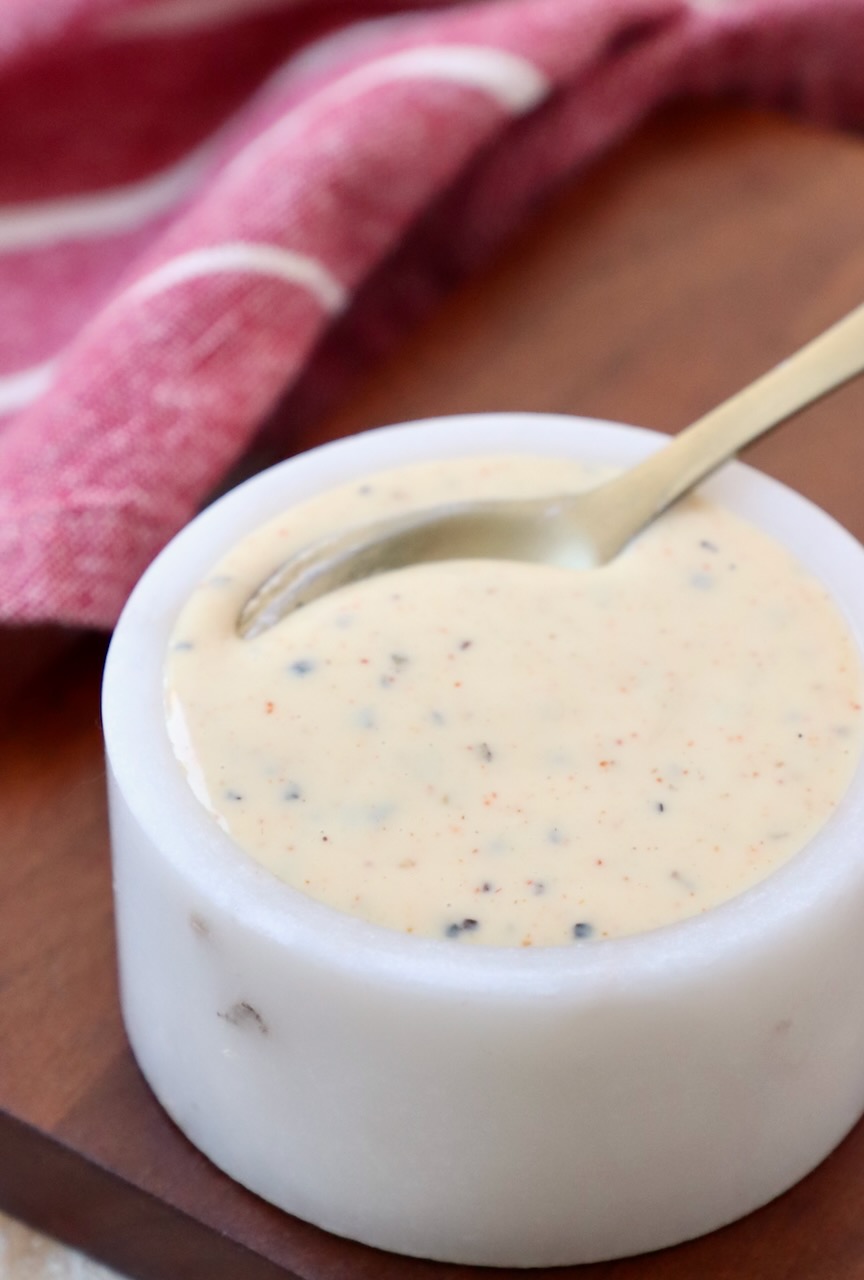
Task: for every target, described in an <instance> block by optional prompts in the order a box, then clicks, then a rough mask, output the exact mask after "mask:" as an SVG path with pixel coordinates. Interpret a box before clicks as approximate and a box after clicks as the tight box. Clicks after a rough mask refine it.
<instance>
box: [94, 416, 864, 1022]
mask: <svg viewBox="0 0 864 1280" xmlns="http://www.w3.org/2000/svg"><path fill="white" fill-rule="evenodd" d="M665 440H666V437H665V436H664V435H662V434H661V433H658V432H653V431H648V430H646V429H644V428H640V427H630V426H626V425H623V424H620V423H609V422H603V421H601V420H598V419H593V418H582V417H575V416H570V415H560V414H538V413H482V414H460V415H453V416H450V417H446V418H427V419H420V420H417V421H414V422H408V423H401V424H397V425H394V426H388V427H379V428H375V429H373V430H370V431H366V432H362V433H360V434H358V435H354V436H349V437H345V438H342V439H338V440H334V441H330V442H328V443H326V444H323V445H320V446H318V447H317V448H314V449H311V450H309V451H307V452H305V453H301V454H297V455H295V456H294V457H291V458H288V459H287V460H285V461H283V462H280V463H278V464H276V465H275V466H273V467H270V468H268V469H267V470H266V471H263V472H260V473H258V474H257V475H255V476H253V477H251V478H250V479H248V480H246V481H244V482H243V483H242V484H240V485H239V486H237V488H234V489H232V490H230V491H229V492H228V493H226V494H224V495H223V496H222V497H221V498H219V499H218V500H217V501H215V502H214V503H213V504H212V505H211V506H209V507H207V508H206V509H205V510H204V511H202V512H201V513H200V514H199V515H198V516H196V517H195V518H194V519H193V520H192V521H191V522H190V523H189V524H188V525H187V526H186V527H185V528H184V529H182V530H181V531H180V533H178V534H177V536H176V537H175V538H174V539H173V540H172V541H171V542H170V543H169V544H168V545H167V546H166V547H165V548H164V550H163V551H162V552H161V553H160V554H159V555H158V556H157V557H156V559H155V560H154V561H153V563H152V564H151V565H150V567H149V568H148V569H147V571H146V572H145V573H144V575H143V576H142V578H141V580H140V581H139V583H138V584H137V586H136V587H135V589H134V590H133V592H132V594H131V596H130V598H129V600H128V602H127V605H126V607H125V608H124V610H123V613H122V615H121V617H120V620H119V622H118V624H117V627H116V630H115V633H114V636H113V639H112V641H111V645H110V648H109V652H108V657H107V660H106V665H105V675H104V682H103V699H102V716H103V730H104V736H105V743H106V749H107V756H108V764H109V777H111V778H112V786H113V787H116V788H117V790H119V792H120V793H121V794H122V796H123V797H124V799H125V802H126V805H127V806H128V808H129V810H130V812H131V813H132V815H133V817H134V818H135V820H136V822H137V823H138V825H139V827H140V828H141V830H142V831H143V833H144V834H145V836H146V837H147V838H148V839H149V840H150V841H152V843H153V845H154V846H155V848H156V849H158V850H159V851H160V853H161V855H162V856H163V858H164V859H165V860H166V861H167V862H168V863H169V864H170V866H171V867H172V868H173V869H174V871H175V872H177V873H178V874H180V875H181V876H182V877H183V878H184V879H185V880H186V881H187V882H188V883H189V885H190V886H191V887H192V888H193V889H194V892H195V893H196V894H197V895H198V896H200V898H201V899H202V901H208V900H209V902H210V903H211V904H213V905H215V906H218V907H219V908H221V909H224V910H225V911H228V912H230V913H231V914H232V915H233V916H234V917H235V918H236V919H237V920H238V921H240V922H241V923H243V924H244V925H245V926H246V927H248V928H249V929H250V930H252V931H254V932H256V933H259V934H261V935H264V936H266V937H268V938H269V939H271V940H273V941H276V942H277V943H279V944H281V945H283V946H284V947H286V948H287V949H288V950H289V951H291V952H292V953H296V954H302V955H303V956H304V957H305V959H307V960H308V961H310V962H312V963H317V964H320V965H324V966H327V967H332V968H337V969H339V970H342V971H345V970H350V971H352V972H354V973H355V974H357V975H359V974H361V973H362V974H363V975H365V977H366V978H368V979H370V980H371V979H374V980H376V981H378V982H384V983H392V982H397V983H399V984H405V983H410V984H412V985H414V986H416V987H420V988H434V989H436V990H443V989H448V990H456V991H459V992H462V993H463V994H464V995H466V996H467V995H469V994H470V993H475V994H477V993H480V994H482V995H483V998H484V999H487V1000H488V999H495V998H500V999H507V998H508V997H511V996H513V995H515V994H516V993H521V994H522V995H523V996H524V995H531V996H543V997H544V998H547V999H556V998H560V999H565V1000H568V999H571V998H572V997H573V996H574V995H575V994H577V993H578V994H579V995H580V996H584V997H586V998H590V997H591V993H592V992H593V993H594V994H595V995H596V993H597V991H598V989H600V988H602V989H604V990H608V988H609V984H610V982H612V983H614V984H615V985H616V986H617V985H618V984H619V983H622V982H625V981H626V982H627V983H628V988H629V989H630V990H631V992H632V991H633V990H634V988H635V989H636V990H639V989H640V988H643V987H644V989H645V991H646V993H647V992H648V991H649V990H650V989H652V987H653V985H654V983H655V981H656V978H657V976H658V975H659V974H664V973H665V974H669V975H676V976H677V978H678V979H679V980H680V981H685V980H686V981H690V980H692V981H696V980H697V979H698V975H699V974H700V973H703V972H704V970H705V967H706V966H708V967H714V966H716V965H717V964H718V963H719V962H721V961H722V960H724V959H725V960H726V961H727V962H729V961H732V962H734V957H735V955H736V953H737V952H738V951H739V950H744V951H747V952H748V953H749V954H750V955H751V956H752V952H753V948H765V947H769V946H770V945H771V939H772V936H773V935H774V933H775V931H776V930H788V929H790V928H797V927H804V926H805V925H806V916H807V914H808V913H809V912H812V911H813V910H815V909H830V906H831V903H832V902H833V901H836V900H838V899H839V898H841V897H842V896H843V895H845V894H846V893H847V892H848V891H849V887H850V885H852V884H853V883H856V882H860V883H861V884H862V886H864V859H862V858H861V857H860V853H859V852H858V851H859V849H860V843H861V840H860V836H859V835H858V833H859V832H860V831H862V830H864V757H862V759H860V760H859V762H858V766H857V769H856V772H855V775H854V777H853V780H852V782H851V784H850V786H849V788H848V790H847V792H846V794H845V796H844V797H843V798H842V799H841V801H840V803H839V804H838V806H837V808H836V809H835V811H834V812H833V813H832V815H831V816H830V817H829V819H828V820H827V822H826V823H825V824H824V826H823V827H822V828H821V829H820V830H819V831H818V832H817V833H816V835H815V836H814V837H813V838H812V839H811V840H810V841H809V843H808V844H807V845H806V846H805V847H804V848H803V849H802V850H801V851H800V852H799V853H797V854H795V855H794V856H793V857H792V858H791V859H790V860H789V861H788V862H786V863H784V864H782V865H781V866H780V867H778V868H777V869H776V870H775V871H773V872H772V873H770V874H769V875H768V876H767V877H766V878H765V879H764V880H762V881H760V882H759V883H757V884H755V885H753V886H752V887H751V888H749V889H747V890H745V891H744V892H742V893H741V894H739V895H737V896H736V897H733V898H731V899H729V900H727V901H726V902H724V903H721V904H719V905H717V906H715V907H712V908H710V909H709V910H708V911H706V912H705V913H704V914H702V915H698V916H693V917H689V918H687V919H685V920H682V921H678V922H676V923H673V924H669V925H665V926H663V927H661V928H658V929H654V930H651V931H648V932H645V933H638V934H633V935H629V936H627V937H623V938H614V939H600V940H590V941H586V942H585V943H580V944H571V945H570V946H566V947H560V946H559V947H532V948H519V947H492V946H484V947H454V946H453V944H452V943H448V942H447V941H445V940H439V939H436V938H420V937H415V936H412V935H407V934H402V933H399V932H397V931H395V930H390V929H386V928H384V927H383V926H380V925H375V924H370V923H369V922H367V921H365V920H362V919H360V918H356V917H352V916H348V915H345V914H343V913H341V912H339V911H337V910H336V909H335V908H332V907H329V906H326V905H325V904H323V903H320V902H317V901H315V900H313V899H310V898H308V897H306V896H305V895H304V894H302V893H301V892H300V891H299V890H296V889H293V888H292V887H291V886H290V885H288V884H286V883H285V882H284V881H281V880H279V879H278V878H277V877H276V876H275V875H273V873H271V872H269V871H267V870H265V869H264V868H263V867H261V866H260V865H259V864H257V863H255V862H254V861H253V860H252V859H251V858H250V857H249V856H248V855H246V854H245V853H243V852H242V851H241V850H240V849H239V848H237V846H235V845H234V844H233V842H232V841H231V840H230V838H229V837H228V836H227V835H226V834H225V833H224V832H223V831H222V829H221V828H220V827H219V826H218V825H217V823H216V822H215V821H214V820H213V818H212V816H211V815H209V814H208V813H207V812H206V811H205V810H204V808H203V807H202V806H201V805H200V804H199V802H198V801H197V799H195V797H194V795H193V794H192V791H191V788H190V787H189V786H188V784H187V782H186V779H185V778H184V777H183V776H182V770H181V769H180V768H179V767H178V765H177V761H176V758H175V756H174V753H173V749H172V747H171V744H170V741H169V738H168V733H167V728H166V723H165V716H164V710H163V702H162V668H163V661H164V654H165V649H166V645H167V640H168V636H169V635H170V631H171V629H172V627H173V624H174V620H175V619H176V616H177V613H178V612H179V608H180V607H181V606H182V604H183V602H184V601H185V599H186V597H187V595H188V594H189V592H190V591H191V590H192V589H193V587H194V586H195V585H196V584H197V583H198V582H199V581H200V580H201V578H202V577H203V576H205V574H206V572H207V570H208V568H209V567H210V566H212V565H213V564H214V563H215V562H216V561H218V560H219V559H220V558H221V556H222V555H223V554H224V553H225V552H226V551H227V550H228V549H229V548H230V546H232V545H233V544H234V543H235V542H236V541H237V540H238V539H239V538H240V537H242V536H243V535H244V534H245V533H248V532H251V530H252V529H253V528H255V527H257V526H259V525H261V524H263V523H264V522H266V521H267V520H268V519H270V518H271V516H275V515H277V514H278V512H279V511H280V510H283V509H284V508H285V507H286V506H287V505H290V504H291V503H293V502H296V501H302V500H303V499H304V498H306V497H311V496H313V495H314V494H315V493H318V492H322V491H323V490H325V489H329V488H334V487H336V486H338V485H339V484H341V483H343V482H347V481H350V480H351V479H356V478H358V477H360V476H363V475H367V474H370V473H372V472H374V471H378V470H384V469H387V468H389V467H396V466H401V465H405V464H410V463H411V462H420V461H424V460H428V461H431V460H433V459H441V458H446V457H456V456H482V455H483V454H492V453H495V454H512V453H520V452H521V453H526V454H535V455H536V454H551V455H553V456H555V455H558V456H561V455H562V453H563V454H569V455H570V456H572V457H575V458H586V459H587V460H588V461H594V462H606V463H609V464H611V465H626V464H627V463H628V462H633V461H635V460H637V459H638V457H641V456H645V455H647V454H648V453H650V452H652V451H654V450H656V449H657V448H660V447H662V445H663V443H664V441H665ZM700 492H702V493H704V494H705V496H706V497H710V498H712V499H715V500H717V501H719V502H721V503H724V504H725V505H727V506H729V507H730V509H732V510H733V511H736V512H738V513H739V514H741V515H743V516H744V517H745V518H747V519H750V520H751V521H752V522H753V523H754V524H757V525H758V526H760V527H761V528H763V529H766V530H767V531H768V532H769V533H773V534H774V536H775V537H778V538H779V540H780V541H782V542H783V543H784V544H785V545H786V546H787V547H789V548H790V549H791V550H792V551H793V552H794V553H795V554H796V555H797V556H798V558H799V559H800V560H801V561H802V562H803V563H804V564H805V565H806V566H807V567H808V568H809V569H810V570H811V572H814V573H815V574H816V576H817V577H818V578H819V579H820V580H821V581H822V582H823V584H824V585H825V586H826V587H827V588H828V590H829V592H830V594H831V595H832V597H833V598H834V600H835V603H837V604H838V605H839V607H840V609H841V612H842V613H843V614H844V616H845V618H846V622H847V625H848V626H849V630H850V632H851V634H852V636H853V638H854V640H855V642H856V645H857V649H858V653H859V657H860V658H861V661H862V666H864V592H862V591H861V590H860V587H859V589H858V591H857V593H856V589H855V583H856V582H857V583H859V584H860V583H864V547H862V546H861V545H860V544H859V543H858V542H857V540H856V539H855V538H853V536H852V535H851V534H850V533H848V532H847V531H846V530H845V529H844V528H843V527H842V526H841V525H840V524H839V523H837V522H836V521H835V520H834V519H833V518H832V517H831V516H829V515H828V514H827V513H826V512H824V511H823V510H822V509H821V508H819V507H817V506H816V505H815V504H814V503H812V502H811V501H810V500H809V499H807V498H805V497H804V496H803V495H801V494H799V493H797V492H796V491H794V490H792V489H790V488H788V487H787V486H785V485H783V484H781V483H780V482H779V481H776V480H774V479H772V478H771V477H769V476H766V475H764V474H762V473H761V472H758V471H755V470H754V469H753V468H752V467H748V466H746V465H744V464H742V463H739V462H733V463H729V464H727V465H726V466H725V467H723V468H722V469H721V471H720V472H718V473H717V474H716V475H715V476H714V477H712V478H711V479H710V480H709V481H708V482H706V483H705V484H703V485H702V486H700ZM117 853H118V851H117V850H115V856H116V854H117ZM859 864H860V865H859Z"/></svg>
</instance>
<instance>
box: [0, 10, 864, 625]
mask: <svg viewBox="0 0 864 1280" xmlns="http://www.w3.org/2000/svg"><path fill="white" fill-rule="evenodd" d="M862 63H864V5H862V3H861V0H715V2H714V3H709V2H707V0H702V2H701V3H698V4H697V3H695V0H694V2H692V3H689V4H688V3H686V2H685V0H480V2H479V3H477V2H475V3H471V4H467V3H438V4H435V3H430V0H426V2H425V3H424V4H423V6H422V7H420V6H419V5H416V4H401V5H397V4H392V3H391V4H388V3H386V0H382V2H379V3H364V2H363V0H357V2H355V3H337V2H336V0H332V2H331V0H3V4H2V7H0V622H6V623H10V622H11V623H36V622H52V621H54V622H60V623H63V624H69V625H79V626H92V627H109V626H110V625H111V624H112V623H113V621H114V620H115V618H116V616H117V614H118V612H119V610H120V608H121V607H122V604H123V601H124V599H125V597H126V596H127V594H128V592H129V590H130V588H131V587H132V585H133V584H134V581H135V579H136V577H137V576H138V575H139V574H140V572H141V571H142V570H143V569H144V567H145V566H146V564H147V563H148V561H149V560H150V559H151V558H152V557H153V555H154V554H155V553H156V552H157V551H158V550H159V548H160V547H161V546H162V545H163V544H164V543H165V542H166V541H167V539H168V538H169V537H170V536H171V535H172V534H173V533H174V532H175V531H176V530H177V529H178V528H180V526H181V525H182V524H183V523H184V522H185V521H186V520H187V519H188V518H189V517H190V516H191V515H192V514H193V513H194V512H195V510H196V509H197V508H198V507H199V506H200V505H201V504H202V503H203V502H204V501H205V500H206V498H207V496H208V495H209V494H211V493H212V492H213V490H214V489H215V488H216V487H217V486H218V485H219V483H220V481H222V479H223V477H224V476H225V475H226V473H228V472H229V471H230V470H231V468H232V467H233V466H234V465H235V464H236V463H237V461H238V459H240V458H241V457H242V456H243V455H244V453H245V452H246V451H247V450H248V449H249V447H250V445H251V444H252V443H253V442H254V440H255V437H256V435H257V433H258V432H259V431H260V429H261V426H262V423H264V422H265V420H266V419H267V417H268V415H269V414H270V413H271V411H272V409H273V407H274V405H275V404H276V403H277V402H278V400H279V399H280V397H281V396H283V395H284V394H285V392H286V391H287V390H288V389H289V388H290V386H291V385H292V384H293V383H294V382H295V381H296V379H297V378H298V376H299V375H300V373H301V372H302V371H303V370H304V368H305V367H306V366H307V364H308V362H309V360H310V357H311V355H312V353H313V352H314V350H315V348H316V346H317V345H318V344H319V343H320V342H321V339H322V337H323V336H324V335H325V334H326V332H327V330H328V328H329V327H330V326H332V325H333V324H334V320H335V318H336V317H338V316H340V315H341V314H343V313H345V312H346V310H348V309H351V308H353V309H355V310H356V311H357V314H356V315H355V316H352V317H351V319H352V324H351V326H350V331H351V334H352V341H353V342H355V343H356V342H358V341H359V342H360V343H361V345H362V340H363V333H364V323H366V322H367V317H366V315H365V313H364V310H363V308H364V307H368V306H369V298H368V294H369V291H368V290H365V291H364V290H363V288H362V286H363V285H364V283H365V282H366V281H368V280H369V278H370V276H372V275H373V273H374V274H375V278H376V280H383V281H384V282H385V285H387V284H388V264H390V266H391V268H392V270H391V276H392V278H391V279H390V280H389V292H388V288H385V289H384V290H383V292H382V291H381V290H379V291H378V293H377V298H378V301H377V303H376V308H375V314H374V315H373V314H372V313H371V311H370V313H369V316H368V325H369V326H370V333H371V330H372V328H374V329H375V343H377V345H378V346H380V344H381V334H382V332H383V333H384V334H385V335H389V336H390V337H392V338H393V339H394V340H395V338H396V335H397V334H398V331H399V327H400V324H402V323H404V320H405V318H406V317H411V316H415V315H417V314H419V312H420V311H421V310H422V309H423V308H424V307H428V306H429V305H430V303H431V302H432V301H433V300H434V298H435V297H436V296H437V295H438V294H439V293H440V291H441V290H442V289H444V288H445V287H446V286H447V285H448V283H450V282H452V281H453V280H454V279H456V278H458V277H459V276H460V275H462V274H464V273H465V272H467V271H469V270H471V269H472V267H474V266H476V265H477V264H478V263H479V262H481V261H482V260H483V259H484V258H485V257H487V256H488V254H489V253H490V252H491V250H492V249H494V247H495V246H496V245H497V244H499V243H500V242H501V240H502V239H503V238H504V237H505V236H506V235H507V234H508V233H509V232H511V231H512V230H513V228H514V227H515V226H516V225H517V224H518V223H519V221H520V220H521V219H522V218H523V217H524V216H525V215H526V213H527V212H528V210H529V209H530V208H531V207H532V206H534V205H535V204H536V203H537V201H538V200H539V199H540V198H541V197H542V196H543V194H544V193H545V192H547V191H548V190H549V189H550V188H551V187H552V186H553V184H555V183H556V182H558V181H559V180H560V179H561V178H562V177H563V176H564V175H566V174H569V173H573V172H574V171H577V170H578V169H579V167H580V166H584V165H586V164H587V163H589V162H590V160H591V159H592V158H593V157H595V156H596V155H598V153H600V152H602V151H603V150H604V149H606V148H608V147H609V146H610V145H612V144H613V143H614V142H615V141H616V140H617V139H618V138H620V137H621V136H622V135H623V134H624V133H625V132H626V131H627V130H629V129H631V128H632V127H633V126H634V125H635V124H636V123H637V122H638V121H639V120H640V119H642V118H643V117H644V116H645V115H646V113H647V112H649V111H650V110H651V109H652V108H653V107H655V106H656V105H657V104H658V103H660V102H661V101H664V100H667V99H669V98H670V97H673V96H675V97H680V96H681V95H690V96H693V97H706V96H717V95H724V94H725V95H729V94H735V95H736V96H738V97H739V98H742V99H744V100H748V101H751V102H759V103H762V104H765V105H780V106H782V107H784V108H787V109H793V110H795V111H797V112H798V113H800V114H806V115H808V116H810V117H811V118H817V119H819V120H822V121H826V122H831V123H846V124H858V123H860V122H861V121H862V120H864V79H862V76H861V72H860V68H861V66H862ZM424 225H429V226H432V225H434V227H435V231H436V234H435V235H434V237H433V236H425V237H424V236H423V235H422V234H421V235H418V234H417V232H418V228H420V229H422V228H423V227H424ZM430 244H434V246H435V251H434V253H430V251H429V245H430ZM424 246H425V248H424ZM397 249H399V250H400V252H399V253H398V254H397V253H396V250H397ZM412 255H413V256H412ZM382 297H383V298H386V299H388V300H389V302H388V305H389V306H390V312H389V316H390V324H389V328H388V313H387V309H386V308H383V309H382V305H381V298H382ZM371 345H373V343H372V339H371V337H370V347H371ZM346 360H349V355H348V354H347V353H346ZM337 363H338V361H337ZM328 376H330V377H331V378H332V377H333V369H332V367H331V369H330V371H329V375H328ZM337 381H338V380H337ZM280 443H281V445H282V447H284V450H285V451H286V452H289V451H290V449H291V439H290V434H287V429H286V434H285V436H284V438H283V439H282V440H281V442H280Z"/></svg>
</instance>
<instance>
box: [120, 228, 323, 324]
mask: <svg viewBox="0 0 864 1280" xmlns="http://www.w3.org/2000/svg"><path fill="white" fill-rule="evenodd" d="M228 271H232V272H238V273H241V274H242V273H244V272H246V273H252V274H254V275H263V276H271V277H272V278H274V279H277V280H284V281H286V282H287V283H289V284H296V285H299V286H300V287H301V288H303V289H306V290H308V292H309V293H311V294H312V295H313V297H315V298H316V299H317V300H318V302H320V304H321V306H322V307H323V308H324V309H325V310H326V311H329V312H336V311H340V310H341V309H342V307H344V306H345V303H346V301H347V297H348V295H347V293H346V291H345V289H344V288H343V286H342V285H341V284H340V283H339V281H338V280H337V279H336V277H335V276H333V275H331V273H330V272H329V271H328V270H327V268H326V267H325V266H324V264H323V263H322V262H320V261H319V260H318V259H317V258H310V257H308V256H307V255H306V254H302V253H294V252H293V250H291V249H280V248H279V247H278V246H277V245H272V244H256V243H254V242H251V241H245V240H237V241H230V242H226V243H225V244H216V245H211V246H207V247H205V248H202V249H191V250H190V251H189V252H188V253H182V254H180V255H179V256H178V257H176V258H171V259H169V260H168V262H164V263H163V264H162V265H161V266H160V267H156V268H155V269H154V270H153V271H151V272H150V273H149V274H148V275H146V276H142V278H141V279H140V280H136V281H135V283H134V284H132V285H130V286H129V288H128V289H126V290H125V292H124V293H122V294H119V295H118V297H117V298H116V299H115V300H114V301H115V303H122V301H123V300H124V299H125V298H130V297H132V298H135V297H138V298H147V297H151V296H152V295H153V294H156V293H162V292H163V291H164V290H165V289H171V288H174V287H175V286H176V285H178V284H183V283H184V281H186V280H196V279H199V278H200V277H202V276H210V275H216V274H218V273H219V272H228Z"/></svg>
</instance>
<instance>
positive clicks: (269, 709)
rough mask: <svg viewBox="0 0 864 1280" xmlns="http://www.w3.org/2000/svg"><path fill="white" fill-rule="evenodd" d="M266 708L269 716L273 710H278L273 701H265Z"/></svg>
mask: <svg viewBox="0 0 864 1280" xmlns="http://www.w3.org/2000/svg"><path fill="white" fill-rule="evenodd" d="M264 710H265V711H266V713H267V715H268V716H272V714H273V712H274V711H275V710H276V707H275V705H274V704H273V703H272V702H265V704H264Z"/></svg>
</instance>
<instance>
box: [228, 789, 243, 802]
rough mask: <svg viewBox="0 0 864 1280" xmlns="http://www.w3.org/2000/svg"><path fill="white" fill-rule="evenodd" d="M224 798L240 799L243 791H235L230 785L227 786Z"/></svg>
mask: <svg viewBox="0 0 864 1280" xmlns="http://www.w3.org/2000/svg"><path fill="white" fill-rule="evenodd" d="M225 799H226V800H242V799H243V793H242V792H240V791H235V790H234V789H233V788H232V787H228V788H227V789H226V791H225Z"/></svg>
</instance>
